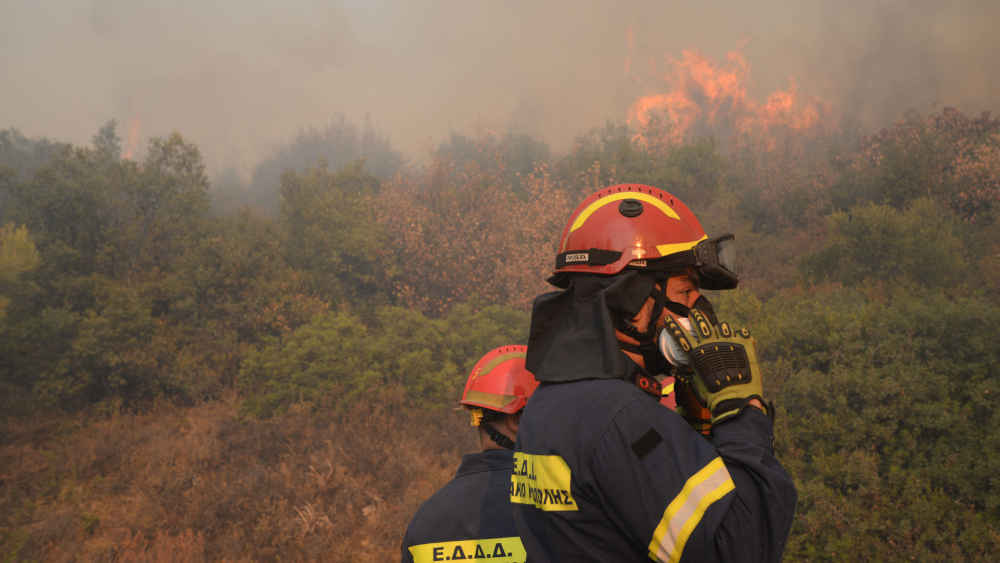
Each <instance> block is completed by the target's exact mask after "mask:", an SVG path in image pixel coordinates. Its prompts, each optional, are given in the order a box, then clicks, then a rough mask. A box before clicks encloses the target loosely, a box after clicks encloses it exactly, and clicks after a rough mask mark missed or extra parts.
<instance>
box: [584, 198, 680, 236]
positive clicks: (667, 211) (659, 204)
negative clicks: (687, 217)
mask: <svg viewBox="0 0 1000 563" xmlns="http://www.w3.org/2000/svg"><path fill="white" fill-rule="evenodd" d="M623 199H637V200H639V201H644V202H646V203H648V204H650V205H652V206H653V207H655V208H657V209H659V210H660V211H662V212H663V214H664V215H666V216H667V217H671V218H673V219H677V220H678V221H680V219H681V217H680V215H678V214H677V212H676V211H674V210H673V208H672V207H670V206H669V205H667V204H666V203H664V202H663V200H661V199H660V198H658V197H653V196H651V195H649V194H644V193H641V192H619V193H616V194H611V195H606V196H604V197H602V198H600V199H598V200H597V201H595V202H594V203H591V204H590V205H588V206H587V207H586V208H584V210H583V211H581V212H580V214H579V215H577V216H576V219H575V220H574V221H573V224H572V225H571V226H570V228H569V232H571V233H572V232H573V231H575V230H577V229H579V228H580V227H582V226H583V224H584V223H586V222H587V219H589V218H590V216H591V215H593V214H594V212H595V211H597V210H598V209H600V208H602V207H604V206H605V205H607V204H609V203H614V202H616V201H621V200H623Z"/></svg>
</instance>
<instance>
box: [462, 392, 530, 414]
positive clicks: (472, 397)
mask: <svg viewBox="0 0 1000 563" xmlns="http://www.w3.org/2000/svg"><path fill="white" fill-rule="evenodd" d="M516 398H517V397H516V396H514V395H494V394H493V393H484V392H482V391H476V390H474V389H473V390H470V391H468V392H467V393H466V394H465V397H464V400H465V401H467V402H470V403H476V404H478V405H483V406H487V407H494V409H493V410H500V409H502V408H503V407H505V406H507V405H509V404H510V403H511V401H513V400H514V399H516Z"/></svg>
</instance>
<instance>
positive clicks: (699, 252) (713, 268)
mask: <svg viewBox="0 0 1000 563" xmlns="http://www.w3.org/2000/svg"><path fill="white" fill-rule="evenodd" d="M629 267H630V268H634V269H641V270H645V271H650V272H657V273H659V275H660V276H663V277H669V276H674V275H678V274H682V273H685V272H689V271H691V270H694V272H695V274H696V275H697V277H698V287H701V288H702V289H733V288H735V287H736V286H737V284H739V281H740V278H739V274H737V269H736V236H735V235H733V234H731V233H727V234H724V235H721V236H718V237H715V238H710V239H705V240H703V241H701V242H699V243H698V244H697V245H695V247H694V248H692V249H691V250H687V251H684V252H678V253H676V254H671V255H670V256H667V257H665V258H657V259H653V260H648V261H646V260H643V261H641V264H630V265H629Z"/></svg>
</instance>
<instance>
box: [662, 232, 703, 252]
mask: <svg viewBox="0 0 1000 563" xmlns="http://www.w3.org/2000/svg"><path fill="white" fill-rule="evenodd" d="M707 238H708V235H705V236H703V237H701V238H700V239H698V240H693V241H691V242H675V243H671V244H658V245H656V251H657V252H659V253H660V256H670V255H671V254H676V253H678V252H684V251H685V250H691V249H692V248H694V247H696V246H698V243H699V242H701V241H703V240H705V239H707Z"/></svg>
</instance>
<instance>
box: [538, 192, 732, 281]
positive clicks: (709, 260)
mask: <svg viewBox="0 0 1000 563" xmlns="http://www.w3.org/2000/svg"><path fill="white" fill-rule="evenodd" d="M733 238H734V237H733V235H723V236H721V237H718V238H715V239H709V238H708V235H706V234H705V230H704V229H703V228H702V226H701V223H700V222H699V221H698V218H697V217H695V215H694V213H692V212H691V210H690V209H688V207H687V205H684V202H682V201H681V200H679V199H677V198H676V197H674V196H673V195H672V194H670V193H668V192H666V191H664V190H661V189H659V188H654V187H652V186H645V185H642V184H618V185H616V186H611V187H608V188H604V189H602V190H600V191H598V192H597V193H594V194H592V195H591V196H590V197H588V198H587V199H585V200H583V203H581V204H580V205H579V207H577V208H576V211H574V212H573V214H572V215H571V216H570V218H569V222H568V223H567V224H566V228H564V229H563V233H562V237H561V238H560V240H559V254H558V255H557V256H556V269H555V275H554V277H553V280H552V281H553V283H555V284H556V285H565V277H564V276H562V275H561V274H567V273H572V272H586V273H592V274H617V273H618V272H621V271H622V270H624V269H625V268H634V269H644V270H645V269H648V270H660V271H673V270H678V269H680V270H683V269H685V268H688V267H690V268H693V269H694V270H695V271H697V272H698V274H699V279H700V281H701V285H702V287H705V288H707V289H731V288H733V287H736V283H737V277H736V274H735V273H734V269H733V268H732V267H731V264H730V262H731V260H730V254H731V251H730V248H731V247H732V245H731V244H728V243H730V242H731V241H732V240H733ZM724 243H725V244H724Z"/></svg>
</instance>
